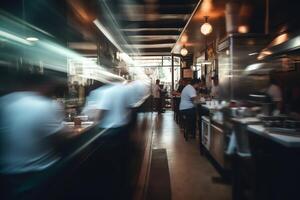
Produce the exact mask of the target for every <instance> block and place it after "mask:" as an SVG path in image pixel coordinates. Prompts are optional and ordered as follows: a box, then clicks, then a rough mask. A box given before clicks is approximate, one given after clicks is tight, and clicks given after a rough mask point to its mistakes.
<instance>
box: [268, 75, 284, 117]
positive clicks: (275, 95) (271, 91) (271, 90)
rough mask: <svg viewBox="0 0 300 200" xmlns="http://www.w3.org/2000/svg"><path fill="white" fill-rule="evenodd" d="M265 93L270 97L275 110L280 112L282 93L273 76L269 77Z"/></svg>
mask: <svg viewBox="0 0 300 200" xmlns="http://www.w3.org/2000/svg"><path fill="white" fill-rule="evenodd" d="M266 92H267V94H268V95H269V96H270V97H271V99H272V101H273V103H274V105H275V109H277V110H278V111H280V110H281V109H282V92H281V89H280V87H279V86H278V83H277V80H276V79H275V77H274V75H273V74H271V75H270V85H269V87H268V89H267V91H266Z"/></svg>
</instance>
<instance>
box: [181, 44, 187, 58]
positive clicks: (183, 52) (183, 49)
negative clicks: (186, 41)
mask: <svg viewBox="0 0 300 200" xmlns="http://www.w3.org/2000/svg"><path fill="white" fill-rule="evenodd" d="M188 53H189V52H188V50H187V49H186V48H185V46H184V45H183V47H182V49H181V50H180V54H181V55H182V56H186V55H187V54H188Z"/></svg>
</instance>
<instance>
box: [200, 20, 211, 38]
mask: <svg viewBox="0 0 300 200" xmlns="http://www.w3.org/2000/svg"><path fill="white" fill-rule="evenodd" d="M204 19H205V23H204V24H202V26H201V28H200V31H201V33H202V34H203V35H208V34H210V33H211V32H212V31H213V28H212V25H211V24H210V23H208V22H207V20H208V16H204Z"/></svg>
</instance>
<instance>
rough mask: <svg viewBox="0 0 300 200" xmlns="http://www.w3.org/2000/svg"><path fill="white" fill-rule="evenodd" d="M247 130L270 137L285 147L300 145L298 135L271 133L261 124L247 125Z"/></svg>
mask: <svg viewBox="0 0 300 200" xmlns="http://www.w3.org/2000/svg"><path fill="white" fill-rule="evenodd" d="M247 130H248V131H250V132H252V133H254V134H258V135H260V136H263V137H265V138H267V139H270V140H272V141H274V142H277V143H280V144H281V145H284V146H285V147H295V148H297V147H300V136H299V135H297V136H292V135H287V134H280V133H272V132H270V131H268V130H267V128H265V127H264V126H263V125H249V126H248V127H247Z"/></svg>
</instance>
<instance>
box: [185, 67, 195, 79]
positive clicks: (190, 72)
mask: <svg viewBox="0 0 300 200" xmlns="http://www.w3.org/2000/svg"><path fill="white" fill-rule="evenodd" d="M183 78H193V70H191V69H184V70H183Z"/></svg>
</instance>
